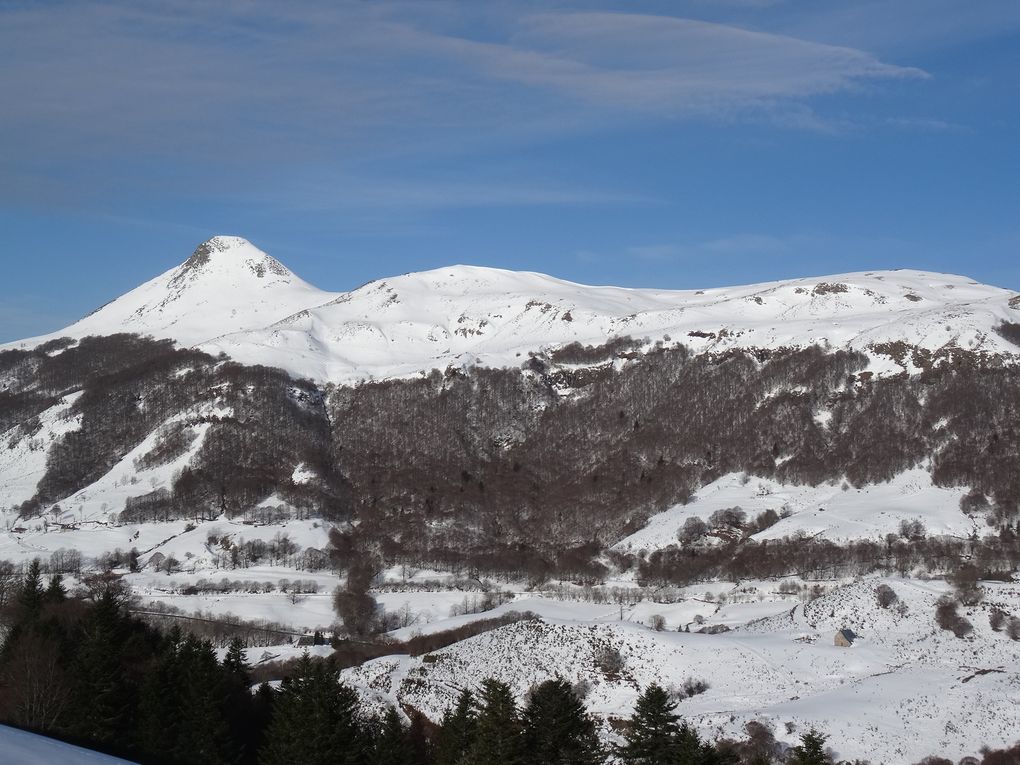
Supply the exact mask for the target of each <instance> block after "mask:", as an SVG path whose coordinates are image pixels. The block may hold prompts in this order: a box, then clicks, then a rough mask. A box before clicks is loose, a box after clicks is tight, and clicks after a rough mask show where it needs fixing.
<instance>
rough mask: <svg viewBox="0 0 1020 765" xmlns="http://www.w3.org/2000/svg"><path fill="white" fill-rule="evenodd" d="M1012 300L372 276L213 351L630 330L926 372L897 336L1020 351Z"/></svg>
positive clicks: (895, 288)
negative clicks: (840, 355) (1007, 333)
mask: <svg viewBox="0 0 1020 765" xmlns="http://www.w3.org/2000/svg"><path fill="white" fill-rule="evenodd" d="M1012 298H1013V295H1012V293H1010V292H1008V291H1007V290H1003V289H999V288H996V287H989V286H986V285H981V284H977V283H975V282H973V281H971V280H969V279H967V278H965V277H960V276H951V275H944V274H931V273H925V272H920V271H896V272H869V273H861V274H844V275H839V276H831V277H826V278H824V279H795V280H791V281H784V282H772V283H766V284H756V285H750V286H746V287H726V288H718V289H711V290H697V291H659V290H646V289H623V288H618V287H589V286H584V285H580V284H573V283H571V282H565V281H561V280H559V279H554V278H553V277H550V276H545V275H542V274H535V273H518V272H512V271H501V270H497V269H489V268H477V267H470V266H452V267H448V268H441V269H436V270H434V271H426V272H423V273H416V274H408V275H405V276H400V277H395V278H392V279H385V280H380V281H377V282H372V283H370V284H368V285H365V286H364V287H361V288H360V289H357V290H355V291H353V292H349V293H346V294H344V295H341V296H340V297H338V298H336V299H335V300H333V301H332V302H330V303H328V304H326V305H323V306H320V307H318V308H315V309H312V310H309V311H302V312H300V313H299V314H297V315H295V316H292V317H289V318H288V319H285V320H283V321H280V322H278V323H277V324H275V325H274V326H271V327H267V328H264V329H261V330H252V331H243V332H240V333H237V334H234V335H230V336H227V337H223V338H220V339H219V340H217V341H215V342H214V343H212V344H210V349H211V350H222V351H225V352H226V353H227V354H228V355H229V356H231V357H233V358H235V359H237V360H239V361H242V362H244V363H263V364H272V365H277V366H282V367H284V368H286V369H288V370H291V371H292V372H294V373H297V374H299V375H302V376H307V377H311V378H313V379H317V380H324V381H325V380H330V381H333V382H346V381H352V380H358V379H365V378H366V377H381V378H386V377H394V376H403V375H408V374H413V373H415V372H417V371H420V370H427V369H431V368H440V369H442V368H445V367H446V366H448V365H450V364H452V365H454V366H462V365H465V364H475V363H477V364H481V365H483V366H517V365H519V364H520V363H521V359H522V358H525V359H526V358H527V354H528V352H529V351H538V350H545V349H548V348H552V347H556V346H560V345H565V344H568V343H572V342H580V343H582V344H584V345H598V344H601V343H604V342H605V341H606V340H607V339H608V338H611V337H619V336H631V337H634V338H648V339H650V340H651V341H662V342H664V343H665V344H667V345H669V344H680V343H682V344H684V345H687V346H689V347H690V348H691V349H692V350H694V351H695V352H724V351H726V350H729V349H732V348H766V349H775V348H782V347H806V346H810V345H816V344H817V345H822V346H824V347H827V348H831V349H854V350H860V351H865V352H867V353H869V355H871V356H872V357H874V359H875V364H874V368H875V371H877V372H879V373H882V372H899V371H901V370H902V369H907V370H908V371H913V370H915V369H916V368H917V365H916V364H915V363H913V362H912V360H911V359H910V358H909V355H908V356H907V357H906V358H899V362H900V363H897V360H896V358H897V357H898V356H899V350H898V349H897V348H896V347H895V346H896V345H897V344H900V343H905V344H906V345H907V346H909V347H910V348H921V349H924V350H926V351H928V352H930V353H932V354H935V355H939V354H942V355H946V354H950V353H952V352H954V351H957V350H960V351H971V352H975V353H981V354H993V355H994V354H1008V355H1011V356H1014V355H1015V354H1016V353H1017V350H1018V349H1017V346H1015V345H1014V344H1012V343H1010V342H1009V341H1007V340H1005V339H1004V338H1003V337H1002V336H1001V335H999V334H998V333H997V332H996V328H997V327H998V326H999V325H1001V324H1002V322H1010V321H1016V320H1018V319H1020V310H1017V309H1016V308H1014V307H1011V305H1010V300H1011V299H1012ZM1014 303H1016V301H1014ZM1017 305H1020V303H1018V304H1017Z"/></svg>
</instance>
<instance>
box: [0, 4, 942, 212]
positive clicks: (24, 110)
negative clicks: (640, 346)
mask: <svg viewBox="0 0 1020 765" xmlns="http://www.w3.org/2000/svg"><path fill="white" fill-rule="evenodd" d="M467 7H469V6H458V5H454V4H445V3H436V4H420V3H418V4H415V3H412V4H407V3H372V4H366V3H360V2H337V3H331V4H325V5H320V4H313V3H306V2H295V3H287V4H281V3H275V2H269V0H250V2H243V3H222V4H209V3H200V2H188V1H185V0H178V2H173V3H169V4H165V5H148V4H135V3H126V2H121V3H118V2H81V3H74V4H59V5H57V4H54V5H47V4H39V5H35V4H28V5H18V6H15V7H14V8H13V9H12V8H7V9H4V10H0V101H2V102H3V103H4V104H5V110H4V119H3V120H0V143H2V144H3V145H5V146H16V147H18V151H17V152H15V153H12V154H9V155H8V156H7V157H6V158H5V160H4V162H3V163H0V200H5V201H8V202H24V201H25V200H32V199H33V198H38V199H39V200H43V201H45V202H46V203H49V204H53V203H55V202H56V203H61V204H63V203H66V204H74V203H75V201H84V200H88V199H89V198H91V197H95V196H100V194H97V192H111V193H115V192H116V190H117V189H121V188H132V189H136V190H138V189H141V190H144V191H148V192H153V191H159V192H161V193H166V192H168V191H169V192H175V193H179V194H187V195H193V194H201V193H209V194H216V195H221V196H222V195H228V194H229V195H234V194H242V193H243V192H246V191H247V190H248V189H250V188H252V187H256V186H262V187H264V189H265V190H266V193H269V191H271V190H272V189H291V190H292V191H294V190H296V192H297V193H298V195H299V196H298V199H300V198H301V194H302V192H301V190H300V186H301V184H299V183H296V182H293V181H292V180H291V179H289V177H288V173H289V172H290V171H291V169H292V168H294V167H310V168H319V169H322V170H323V171H326V170H328V172H329V173H330V174H332V175H333V180H332V182H331V183H330V184H329V189H327V191H331V192H333V193H337V192H347V191H348V190H349V191H350V192H352V193H358V189H356V188H354V189H349V187H348V186H347V185H346V184H345V183H344V182H343V181H344V179H345V178H348V177H351V176H361V177H368V178H369V179H370V180H372V179H375V180H374V181H373V183H369V184H366V186H365V188H363V189H361V192H360V193H361V199H362V202H363V204H366V205H367V204H369V203H374V204H377V205H381V206H383V207H387V206H389V207H392V206H396V205H398V204H403V205H406V206H408V207H409V208H416V209H421V208H427V207H442V206H454V205H463V206H480V205H485V204H584V203H596V204H598V203H601V202H603V201H606V200H608V199H613V198H622V197H627V196H629V195H628V194H627V193H626V192H621V193H614V192H612V191H600V190H594V191H589V190H578V189H575V188H571V187H564V186H557V185H556V184H555V183H549V182H545V181H542V180H529V179H526V178H518V179H515V181H514V183H512V184H510V185H509V186H504V187H494V185H495V184H493V183H484V182H482V181H472V182H471V183H465V184H463V185H460V184H454V183H447V184H443V183H439V184H433V185H432V186H431V187H427V186H425V185H419V186H416V184H415V182H414V181H413V180H402V179H399V178H398V179H397V180H388V179H387V178H386V175H387V173H389V175H390V176H392V175H393V172H392V170H384V171H382V172H380V169H379V165H380V163H382V162H386V161H387V160H392V159H393V158H394V157H403V158H404V159H410V160H411V161H420V162H427V161H428V159H429V158H431V157H434V156H436V155H437V154H440V153H443V152H457V151H464V150H466V147H470V149H471V150H474V151H476V152H477V151H479V150H485V149H486V147H491V146H492V145H493V144H496V143H498V142H500V141H508V140H515V137H516V140H541V139H543V138H547V137H549V136H556V135H569V134H573V133H576V132H577V131H584V130H589V131H590V130H593V129H599V128H600V127H601V128H609V127H612V126H614V125H618V124H620V123H621V122H625V121H628V120H642V121H645V120H648V119H675V118H678V117H679V118H700V119H716V120H725V121H731V122H732V121H739V120H744V119H751V120H758V121H760V120H762V119H767V120H769V121H770V122H772V123H774V124H776V125H780V126H786V127H790V128H796V129H811V130H818V129H822V130H824V129H831V128H832V126H833V122H832V120H831V119H830V118H828V117H826V116H824V115H819V114H817V113H816V112H815V110H814V109H813V108H812V106H811V104H810V100H811V99H812V98H813V97H815V96H818V95H822V94H829V93H834V92H839V91H845V90H851V89H855V88H859V87H862V86H865V85H867V84H868V83H881V82H883V81H898V80H910V79H918V78H923V77H925V76H926V75H925V73H924V72H922V71H921V70H919V69H916V68H912V67H905V66H898V65H893V64H889V63H886V62H884V61H882V60H880V59H878V58H876V57H875V56H873V55H871V54H869V53H867V52H864V51H862V50H858V49H854V48H850V47H845V46H834V45H825V44H820V43H817V42H813V41H811V40H808V39H798V38H796V37H792V36H788V35H781V34H772V33H767V32H762V31H752V30H748V29H743V28H740V27H736V26H730V25H726V24H720V23H709V22H704V21H697V20H692V19H684V18H674V17H669V16H655V15H640V14H636V13H589V12H569V11H560V12H552V13H539V14H533V13H529V12H526V11H525V12H521V13H519V14H517V15H515V14H514V13H513V12H512V11H508V10H506V9H505V8H503V9H500V10H499V12H496V11H493V12H492V13H491V14H490V15H489V17H488V18H486V19H484V22H485V23H477V17H478V16H479V15H483V12H482V11H479V10H478V8H477V6H473V7H471V13H473V14H474V19H473V22H474V23H472V20H471V19H467V18H466V15H467V11H465V10H464V9H465V8H467ZM527 7H531V6H526V8H527ZM56 177H60V179H61V182H55V181H54V178H56ZM277 196H280V194H277ZM327 196H328V195H327ZM304 198H307V194H306V195H305V197H304Z"/></svg>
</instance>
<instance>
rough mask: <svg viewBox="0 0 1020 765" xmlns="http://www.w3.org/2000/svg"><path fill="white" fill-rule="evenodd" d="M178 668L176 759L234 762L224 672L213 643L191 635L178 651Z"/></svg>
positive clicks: (203, 764) (211, 764)
mask: <svg viewBox="0 0 1020 765" xmlns="http://www.w3.org/2000/svg"><path fill="white" fill-rule="evenodd" d="M175 669H176V672H175V674H176V677H175V680H176V682H177V684H178V688H179V690H178V693H177V696H178V698H179V699H180V700H181V708H180V716H181V717H180V723H181V724H180V734H179V735H178V737H177V742H176V746H175V747H174V749H173V753H174V760H175V761H176V762H180V763H195V765H219V764H220V763H226V762H228V761H230V760H231V759H232V755H233V754H234V752H233V751H232V746H231V742H230V740H229V737H228V735H227V726H226V721H225V719H224V716H223V707H224V701H225V699H226V693H225V686H224V673H223V672H222V669H221V667H220V666H219V664H218V663H217V661H216V654H215V652H214V651H213V647H212V644H211V643H210V642H209V641H207V640H199V639H198V638H195V637H194V636H191V635H189V636H188V637H187V638H185V639H184V641H183V642H182V643H181V646H180V649H179V650H178V652H177V661H176V667H175Z"/></svg>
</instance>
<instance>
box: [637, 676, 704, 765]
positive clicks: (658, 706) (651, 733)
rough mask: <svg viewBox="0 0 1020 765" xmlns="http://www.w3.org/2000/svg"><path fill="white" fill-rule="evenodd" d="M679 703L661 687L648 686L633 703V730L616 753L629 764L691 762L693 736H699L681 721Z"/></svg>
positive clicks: (671, 764) (663, 764)
mask: <svg viewBox="0 0 1020 765" xmlns="http://www.w3.org/2000/svg"><path fill="white" fill-rule="evenodd" d="M675 710H676V702H674V701H672V700H670V698H669V694H668V693H666V691H665V689H663V688H662V687H661V686H659V685H656V684H654V683H653V684H652V685H650V686H648V688H646V689H645V692H644V693H642V694H641V695H640V696H639V697H638V700H637V703H636V704H635V705H634V714H633V715H632V716H631V718H630V729H629V730H628V731H627V732H626V733H625V734H624V740H625V742H626V743H625V744H624V745H623V746H621V747H619V748H618V750H617V754H618V755H619V757H620V759H621V760H623V761H624V762H626V763H634V765H673V763H681V762H688V761H689V760H688V759H686V756H687V755H688V754H689V752H690V744H691V736H692V735H693V737H694V740H695V741H697V736H696V735H694V732H693V731H691V730H690V729H689V728H687V726H684V725H681V724H680V717H679V716H678V715H677V714H676V713H675Z"/></svg>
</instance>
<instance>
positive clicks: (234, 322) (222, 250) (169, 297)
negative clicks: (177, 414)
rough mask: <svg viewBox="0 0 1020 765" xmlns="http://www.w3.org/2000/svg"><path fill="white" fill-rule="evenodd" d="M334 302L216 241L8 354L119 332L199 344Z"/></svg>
mask: <svg viewBox="0 0 1020 765" xmlns="http://www.w3.org/2000/svg"><path fill="white" fill-rule="evenodd" d="M334 297H336V293H329V292H323V291H322V290H320V289H318V288H316V287H313V286H312V285H310V284H308V283H307V282H305V281H304V280H302V279H301V278H300V277H298V276H297V275H296V274H294V273H293V272H292V271H290V270H289V269H288V268H287V267H286V266H284V265H283V264H282V263H280V262H279V261H278V260H276V259H275V258H273V257H271V256H269V255H267V254H266V253H265V252H263V251H262V250H260V249H259V248H257V247H256V246H255V245H253V244H252V243H251V242H249V241H247V240H246V239H242V238H241V237H237V236H214V237H212V238H211V239H208V240H207V241H205V242H203V243H202V244H200V245H199V246H198V247H197V248H196V249H195V251H194V252H193V253H192V254H191V256H190V257H189V258H188V259H187V260H185V261H184V262H183V263H181V264H180V265H179V266H176V267H174V268H171V269H170V270H168V271H166V272H164V273H162V274H160V275H159V276H157V277H156V278H155V279H152V280H150V281H148V282H145V283H144V284H142V285H141V286H139V287H136V288H135V289H133V290H131V291H130V292H127V293H125V294H124V295H121V296H120V297H119V298H116V299H115V300H112V301H111V302H109V303H107V304H106V305H104V306H102V307H101V308H99V309H97V310H96V311H93V312H92V313H90V314H89V315H88V316H86V317H85V318H83V319H81V320H80V321H78V322H76V323H74V324H72V325H71V326H69V327H67V328H66V329H63V330H60V331H59V332H54V333H52V334H50V335H45V336H42V337H35V338H30V339H28V340H23V341H20V342H17V343H12V344H10V345H9V346H6V347H32V346H35V345H38V344H39V343H41V342H44V341H46V340H49V339H53V338H57V337H72V338H81V337H86V336H88V335H110V334H114V333H118V332H132V333H137V334H140V335H152V336H153V337H157V338H168V339H172V340H175V341H177V342H178V343H179V344H181V345H186V346H189V345H200V344H202V343H204V342H207V341H209V340H212V339H214V338H217V337H219V336H220V335H224V334H230V333H234V332H241V331H245V330H255V329H259V328H262V327H265V326H267V325H271V324H274V323H275V322H278V321H280V320H282V319H284V318H286V317H288V316H291V315H293V314H295V313H297V312H299V311H302V310H305V309H308V308H312V307H314V306H318V305H321V304H323V303H327V302H329V301H330V300H331V299H333V298H334Z"/></svg>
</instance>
